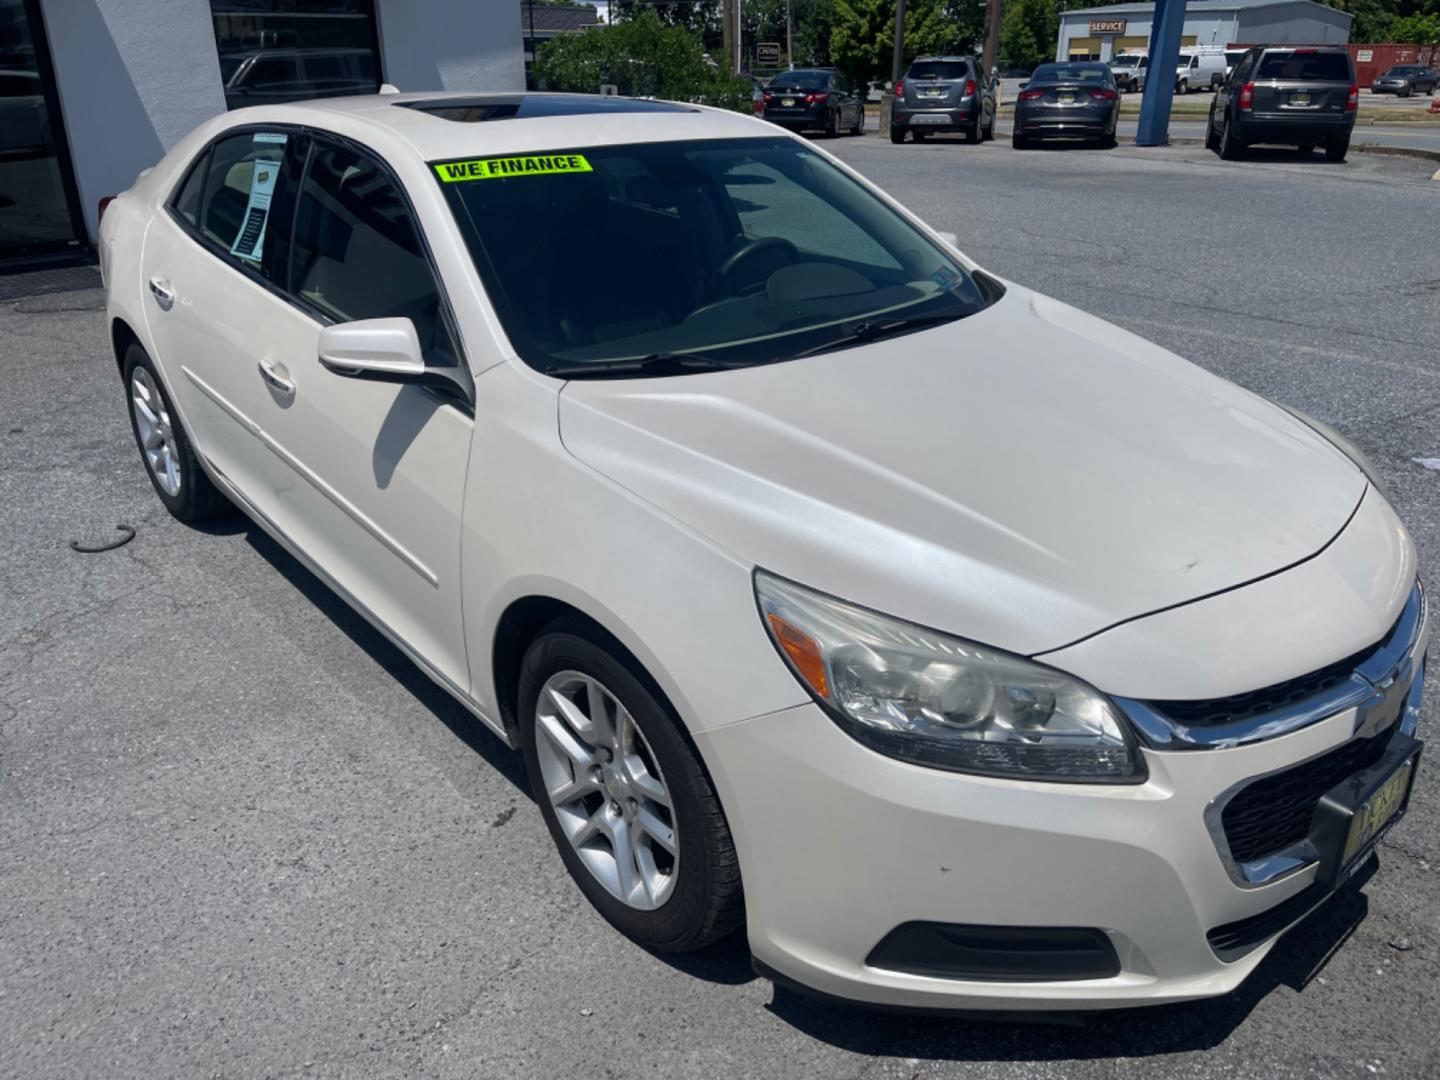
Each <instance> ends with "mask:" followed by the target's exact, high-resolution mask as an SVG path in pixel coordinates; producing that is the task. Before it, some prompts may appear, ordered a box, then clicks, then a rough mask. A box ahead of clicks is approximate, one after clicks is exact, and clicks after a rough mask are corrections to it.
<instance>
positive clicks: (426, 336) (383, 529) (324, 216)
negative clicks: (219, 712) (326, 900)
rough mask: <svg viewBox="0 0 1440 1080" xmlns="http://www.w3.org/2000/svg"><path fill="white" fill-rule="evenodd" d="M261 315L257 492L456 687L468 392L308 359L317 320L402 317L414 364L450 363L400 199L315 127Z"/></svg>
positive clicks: (465, 673)
mask: <svg viewBox="0 0 1440 1080" xmlns="http://www.w3.org/2000/svg"><path fill="white" fill-rule="evenodd" d="M293 220H294V235H293V238H292V240H291V243H290V245H289V253H288V265H287V267H286V269H285V280H286V282H287V293H288V295H289V296H290V298H291V300H292V303H291V304H290V305H287V306H286V308H285V310H284V311H283V312H281V313H279V314H278V315H276V316H275V317H274V318H273V319H272V320H271V323H270V327H269V331H268V334H267V337H268V338H269V340H270V341H271V342H272V343H273V354H272V355H273V362H274V367H275V374H276V375H278V376H279V380H280V382H279V384H278V385H272V386H271V387H269V388H268V390H267V393H266V396H265V397H264V398H263V400H262V401H261V404H260V408H259V409H258V411H257V412H256V415H255V420H256V422H257V423H258V425H259V426H260V427H261V428H262V429H263V430H264V431H265V432H266V434H267V437H268V438H269V439H270V441H271V442H272V443H273V447H272V454H273V455H274V456H276V457H278V458H279V459H280V460H281V461H283V462H284V468H283V470H282V471H280V472H279V473H278V474H276V477H275V484H274V488H273V491H272V492H271V497H272V498H273V500H274V503H275V506H276V510H275V513H276V515H277V520H278V521H279V522H280V523H281V524H282V526H283V528H284V529H285V531H286V532H287V533H289V535H290V536H291V537H292V539H293V540H294V541H295V542H296V543H297V544H298V545H299V546H300V547H301V548H302V549H304V550H305V552H306V553H307V554H309V555H310V556H311V557H312V558H313V559H314V560H315V561H316V563H318V564H319V566H320V567H321V568H322V569H323V570H324V571H325V572H326V573H328V574H329V575H330V577H331V578H333V579H334V580H335V582H336V583H337V584H338V585H340V587H341V588H343V589H344V590H345V591H347V592H348V593H350V594H351V596H352V597H353V598H354V599H355V600H357V601H358V602H359V603H360V604H361V605H362V606H363V607H365V608H366V609H368V610H369V611H370V612H371V613H372V614H374V615H375V616H376V617H378V618H379V620H380V621H381V622H383V623H384V624H385V625H386V626H388V627H389V628H390V629H391V630H393V631H394V632H395V633H397V634H398V635H399V636H400V637H401V638H402V639H404V640H405V641H406V642H407V643H409V644H410V645H411V646H412V647H413V648H414V649H415V650H416V651H418V652H419V653H420V654H421V655H422V656H423V657H424V658H425V659H426V660H427V661H428V662H429V663H430V665H431V666H432V667H433V668H434V669H435V670H436V671H438V672H439V674H441V675H443V676H444V677H445V678H446V679H447V680H449V681H450V682H451V683H452V685H453V686H454V687H456V688H457V689H460V690H462V691H468V689H469V686H470V678H469V663H468V660H467V658H466V653H465V647H464V645H465V643H464V634H463V628H462V623H461V617H460V591H461V590H460V579H459V570H460V519H461V509H462V504H463V501H464V494H465V473H466V469H467V467H468V464H469V458H470V441H471V435H472V433H473V431H474V419H473V413H472V411H471V408H470V404H469V402H468V401H466V400H464V399H463V398H461V397H459V396H458V395H450V394H446V393H440V392H436V391H434V390H430V389H427V388H424V387H420V386H415V385H404V386H401V385H396V384H393V383H384V382H375V381H370V380H361V379H354V378H347V377H345V376H342V375H337V374H335V373H334V372H332V371H329V370H328V369H326V368H325V367H324V366H323V365H322V364H321V363H320V361H319V350H318V339H319V334H320V330H321V328H322V326H324V325H325V324H327V323H331V322H349V321H352V320H358V319H373V318H394V317H403V318H408V319H410V320H411V321H412V322H413V323H414V324H415V329H416V334H417V336H418V337H419V339H420V343H421V347H422V350H423V353H424V356H425V360H426V362H427V363H429V364H432V365H434V366H437V367H440V366H443V367H448V368H451V369H453V370H454V371H456V372H459V371H462V370H463V368H462V361H461V358H460V356H459V349H458V347H457V345H456V338H455V334H454V330H453V322H452V320H451V317H450V314H449V309H448V306H447V304H446V302H445V300H444V294H443V291H442V290H441V288H440V285H439V282H438V279H437V277H436V274H435V272H434V270H433V268H432V266H431V264H430V261H429V259H428V257H427V255H426V252H425V247H424V245H423V244H422V241H421V237H420V233H419V227H418V224H417V223H416V220H415V217H414V214H413V213H412V211H411V209H410V206H409V203H408V201H407V200H406V199H405V197H404V195H403V194H402V192H401V190H400V189H399V187H398V185H397V184H396V183H395V181H394V180H393V179H392V178H391V176H390V174H389V172H388V170H386V169H385V168H384V167H383V166H382V165H381V164H380V163H379V162H378V161H376V160H375V159H374V158H373V157H371V156H369V155H368V154H367V153H365V152H363V151H361V150H359V149H358V148H354V147H351V146H349V145H348V144H345V145H342V144H341V143H339V142H328V141H326V140H324V139H320V138H318V137H317V138H316V139H315V140H314V142H313V145H312V147H311V149H310V154H309V161H308V164H307V165H306V168H305V172H304V175H303V178H302V179H301V182H300V185H299V191H298V201H297V204H296V206H295V211H294V218H293Z"/></svg>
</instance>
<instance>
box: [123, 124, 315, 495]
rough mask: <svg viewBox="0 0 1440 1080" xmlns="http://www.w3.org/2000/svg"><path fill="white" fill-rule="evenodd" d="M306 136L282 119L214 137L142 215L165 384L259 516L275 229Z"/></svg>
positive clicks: (277, 315) (151, 318) (270, 474)
mask: <svg viewBox="0 0 1440 1080" xmlns="http://www.w3.org/2000/svg"><path fill="white" fill-rule="evenodd" d="M305 142H306V140H305V137H304V136H303V135H302V134H301V133H300V132H299V131H298V130H297V129H293V128H284V127H256V128H244V129H241V130H238V131H236V132H233V133H229V134H226V135H225V136H222V137H221V138H219V139H218V140H216V142H215V143H214V144H212V146H211V147H210V148H209V149H208V150H207V151H205V152H204V153H203V154H201V155H200V157H199V158H198V160H197V161H196V163H195V165H194V166H192V168H191V170H190V172H189V174H188V175H187V176H186V178H185V180H184V181H183V182H182V183H181V185H180V188H179V189H178V191H177V192H176V194H175V196H174V197H173V198H172V200H171V201H170V203H169V204H168V205H167V207H166V212H164V213H160V214H157V215H155V217H154V218H153V219H152V220H151V223H150V227H149V230H148V231H147V233H146V235H145V248H144V252H143V254H142V256H141V270H142V273H143V275H144V278H145V280H144V282H143V283H142V288H144V289H145V295H146V307H145V321H146V325H147V327H148V328H149V331H150V339H151V341H152V342H153V344H154V347H155V349H156V352H157V353H158V356H157V357H156V358H155V359H156V360H157V361H158V363H159V364H160V369H161V374H162V375H163V377H164V378H165V381H166V382H167V383H168V385H169V388H170V392H171V395H172V397H174V398H175V399H176V401H177V402H178V403H179V406H180V412H181V415H182V416H183V417H184V419H185V421H186V423H187V426H188V427H189V429H190V433H191V435H192V437H193V438H194V441H195V444H196V446H197V447H198V449H199V451H200V453H201V454H203V455H204V456H205V458H206V459H207V460H208V461H209V462H210V464H211V465H212V466H213V467H214V468H216V469H218V470H219V471H220V472H221V473H223V474H224V476H225V478H226V479H227V480H229V481H230V482H231V483H233V484H234V485H235V486H236V487H238V488H239V489H240V492H241V494H243V495H244V496H245V497H246V498H248V499H250V500H251V502H252V503H254V504H255V506H256V507H257V508H258V509H259V510H260V511H261V512H262V513H265V514H266V515H267V516H271V515H273V514H274V513H275V510H276V507H275V505H274V502H273V500H272V498H271V492H272V490H273V486H274V474H275V469H276V461H275V459H274V456H273V455H272V454H271V453H270V452H269V451H268V450H267V449H266V448H265V443H264V440H263V438H262V436H261V432H260V430H259V429H258V427H257V425H256V421H255V417H256V416H257V414H258V413H259V412H260V410H261V408H262V405H265V404H268V402H269V397H268V391H267V388H266V385H265V383H264V381H263V378H262V374H263V372H262V365H264V364H265V363H267V362H269V361H270V360H271V359H273V355H274V349H275V347H276V341H275V336H274V335H275V331H276V328H277V319H283V317H284V316H285V313H286V311H287V308H288V305H287V304H286V302H285V300H284V298H283V296H282V295H281V294H280V293H279V291H278V288H277V267H282V268H283V246H284V245H283V242H282V243H279V244H277V239H278V237H277V231H278V229H279V227H280V225H281V223H283V222H285V221H286V220H288V216H287V213H286V210H285V206H286V205H287V200H288V199H289V197H290V195H291V194H292V193H293V187H294V182H295V177H296V174H297V173H298V170H299V167H300V164H301V163H302V162H303V160H304V149H305Z"/></svg>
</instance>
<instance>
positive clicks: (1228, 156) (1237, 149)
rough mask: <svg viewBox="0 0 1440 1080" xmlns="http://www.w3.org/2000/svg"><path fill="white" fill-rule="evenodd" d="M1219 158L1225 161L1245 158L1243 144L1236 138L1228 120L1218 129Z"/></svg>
mask: <svg viewBox="0 0 1440 1080" xmlns="http://www.w3.org/2000/svg"><path fill="white" fill-rule="evenodd" d="M1220 156H1221V158H1223V159H1224V160H1226V161H1239V160H1240V159H1241V158H1242V157H1244V156H1245V144H1244V143H1243V142H1241V141H1240V140H1239V138H1237V137H1236V135H1235V130H1234V128H1233V127H1231V125H1230V121H1229V120H1226V121H1225V126H1224V127H1222V128H1221V129H1220Z"/></svg>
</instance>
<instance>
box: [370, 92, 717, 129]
mask: <svg viewBox="0 0 1440 1080" xmlns="http://www.w3.org/2000/svg"><path fill="white" fill-rule="evenodd" d="M395 104H396V105H398V106H400V107H401V108H402V109H414V110H415V111H416V112H423V113H429V114H430V115H431V116H438V117H439V118H440V119H441V120H454V121H455V122H457V123H461V124H478V123H481V122H482V121H485V120H525V119H528V118H531V117H536V116H595V115H599V114H603V113H657V112H659V113H682V112H698V111H699V110H698V109H692V108H689V107H688V106H685V105H676V104H675V103H674V102H670V101H643V100H641V99H639V98H626V97H611V96H606V95H603V94H508V95H502V94H486V95H483V96H479V97H473V98H453V97H452V98H430V99H427V100H421V101H397V102H395Z"/></svg>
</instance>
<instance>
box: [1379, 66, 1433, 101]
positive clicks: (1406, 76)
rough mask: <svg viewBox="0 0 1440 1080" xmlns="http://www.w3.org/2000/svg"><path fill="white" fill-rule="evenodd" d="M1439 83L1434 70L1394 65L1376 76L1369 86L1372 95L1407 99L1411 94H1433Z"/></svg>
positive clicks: (1423, 67)
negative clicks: (1390, 95)
mask: <svg viewBox="0 0 1440 1080" xmlns="http://www.w3.org/2000/svg"><path fill="white" fill-rule="evenodd" d="M1437 82H1440V75H1437V74H1436V72H1435V69H1434V68H1430V67H1426V66H1425V65H1424V64H1396V65H1395V66H1394V67H1392V68H1391V69H1390V70H1389V71H1387V72H1385V74H1384V75H1380V76H1377V77H1376V79H1375V81H1374V82H1372V83H1371V84H1370V92H1371V93H1372V94H1396V95H1398V96H1400V97H1409V96H1410V95H1411V94H1433V93H1434V92H1435V85H1436V83H1437Z"/></svg>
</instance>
